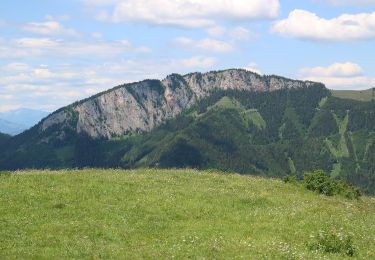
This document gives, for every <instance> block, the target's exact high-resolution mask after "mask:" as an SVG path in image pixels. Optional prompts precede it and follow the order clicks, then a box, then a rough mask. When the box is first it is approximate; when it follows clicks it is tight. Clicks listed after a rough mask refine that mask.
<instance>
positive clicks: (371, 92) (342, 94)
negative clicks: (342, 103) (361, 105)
mask: <svg viewBox="0 0 375 260" xmlns="http://www.w3.org/2000/svg"><path fill="white" fill-rule="evenodd" d="M331 92H332V95H333V96H334V97H338V98H344V99H353V100H358V101H371V100H375V88H371V89H367V90H331Z"/></svg>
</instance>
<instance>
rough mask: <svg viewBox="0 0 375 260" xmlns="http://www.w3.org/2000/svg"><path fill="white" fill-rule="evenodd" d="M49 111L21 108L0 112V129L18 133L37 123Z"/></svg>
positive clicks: (14, 133) (12, 133)
mask: <svg viewBox="0 0 375 260" xmlns="http://www.w3.org/2000/svg"><path fill="white" fill-rule="evenodd" d="M48 114H49V113H48V112H45V111H41V110H34V109H27V108H21V109H16V110H10V111H5V112H1V113H0V120H1V121H0V131H2V132H5V133H8V134H11V135H16V134H19V133H21V132H23V131H25V130H26V129H28V128H30V127H32V126H33V125H35V124H37V123H38V122H39V121H40V120H41V119H43V118H44V117H46V116H47V115H48Z"/></svg>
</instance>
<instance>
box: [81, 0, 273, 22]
mask: <svg viewBox="0 0 375 260" xmlns="http://www.w3.org/2000/svg"><path fill="white" fill-rule="evenodd" d="M84 2H85V4H86V6H90V7H99V8H107V9H104V10H103V9H101V10H100V11H98V14H97V17H98V18H99V19H100V20H104V21H111V22H141V23H147V24H152V25H167V26H168V25H169V26H178V27H186V28H198V27H213V26H215V24H216V23H217V21H221V22H222V21H233V20H253V19H274V18H276V17H277V16H278V14H279V11H280V3H279V0H252V1H248V0H231V1H228V0H111V1H103V0H94V1H91V0H90V1H89V0H86V1H84ZM108 7H112V9H113V10H111V11H109V10H108Z"/></svg>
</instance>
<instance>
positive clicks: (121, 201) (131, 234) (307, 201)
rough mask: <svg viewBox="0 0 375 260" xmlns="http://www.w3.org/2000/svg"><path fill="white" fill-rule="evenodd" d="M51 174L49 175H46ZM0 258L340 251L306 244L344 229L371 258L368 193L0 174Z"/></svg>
mask: <svg viewBox="0 0 375 260" xmlns="http://www.w3.org/2000/svg"><path fill="white" fill-rule="evenodd" d="M52 173H54V174H52ZM0 212H1V215H0V258H1V259H6V258H31V257H32V258H130V259H139V258H150V259H155V258H172V257H175V258H178V259H181V258H194V259H196V258H203V257H205V258H210V259H212V258H219V259H222V258H241V257H243V258H247V259H267V258H268V259H269V258H274V259H294V258H296V259H300V258H304V259H320V258H323V257H328V258H329V259H341V258H343V257H344V256H343V254H340V253H337V254H334V253H332V254H328V253H324V252H321V251H319V250H318V251H314V250H311V248H309V247H308V243H309V241H311V239H313V238H312V236H315V235H316V234H317V233H319V232H320V231H326V230H332V229H334V230H338V231H339V232H340V234H341V233H342V234H344V235H347V234H350V235H351V236H352V238H353V244H354V246H355V248H356V254H355V257H356V258H360V259H374V258H375V239H374V234H375V226H374V225H373V223H375V201H374V199H372V198H367V197H364V198H362V199H361V200H360V201H350V200H345V199H343V198H341V197H330V198H328V197H324V196H320V195H317V194H315V193H313V192H309V191H306V190H305V189H303V188H302V187H300V186H295V185H291V184H284V183H282V182H281V181H278V180H272V179H263V178H257V177H246V176H239V175H235V174H219V173H215V172H199V171H194V170H134V171H122V170H82V171H61V172H49V171H43V172H39V171H31V172H19V173H18V174H2V175H0Z"/></svg>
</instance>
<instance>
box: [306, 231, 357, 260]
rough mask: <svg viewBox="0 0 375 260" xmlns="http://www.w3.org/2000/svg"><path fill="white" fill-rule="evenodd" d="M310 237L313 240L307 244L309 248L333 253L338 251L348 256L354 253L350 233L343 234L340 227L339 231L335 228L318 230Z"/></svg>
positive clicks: (354, 249)
mask: <svg viewBox="0 0 375 260" xmlns="http://www.w3.org/2000/svg"><path fill="white" fill-rule="evenodd" d="M312 238H313V239H314V240H313V241H311V242H310V243H309V244H308V247H309V249H310V250H317V251H322V252H325V253H334V254H337V253H340V254H344V255H347V256H350V257H351V256H354V255H355V253H356V248H355V246H354V244H353V237H352V235H350V234H345V233H344V232H343V230H342V229H340V230H339V231H337V230H336V229H331V230H329V231H319V232H318V234H317V235H316V236H312Z"/></svg>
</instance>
